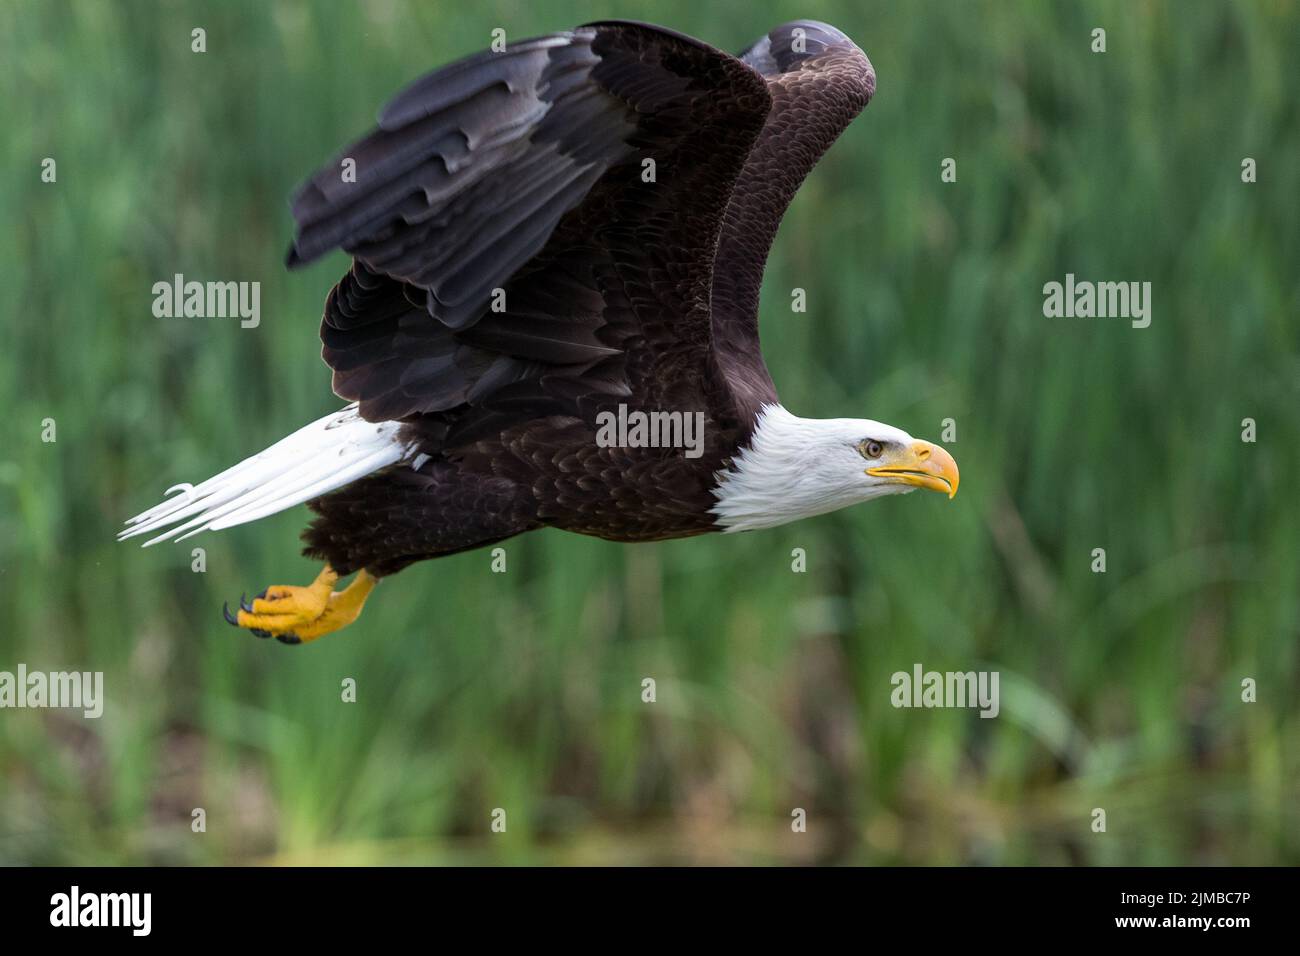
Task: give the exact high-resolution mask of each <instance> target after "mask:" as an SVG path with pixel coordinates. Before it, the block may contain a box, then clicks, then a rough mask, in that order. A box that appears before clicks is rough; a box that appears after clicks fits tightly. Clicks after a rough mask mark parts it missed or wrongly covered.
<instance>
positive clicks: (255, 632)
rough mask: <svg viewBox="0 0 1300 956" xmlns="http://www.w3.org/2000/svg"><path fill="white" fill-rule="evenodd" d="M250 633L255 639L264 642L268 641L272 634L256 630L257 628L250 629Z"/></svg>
mask: <svg viewBox="0 0 1300 956" xmlns="http://www.w3.org/2000/svg"><path fill="white" fill-rule="evenodd" d="M248 633H249V634H252V635H253V636H254V637H260V638H261V639H262V640H266V639H267V638H268V637H270V636H271V632H270V631H259V630H258V629H257V628H255V627H250V628H249V629H248Z"/></svg>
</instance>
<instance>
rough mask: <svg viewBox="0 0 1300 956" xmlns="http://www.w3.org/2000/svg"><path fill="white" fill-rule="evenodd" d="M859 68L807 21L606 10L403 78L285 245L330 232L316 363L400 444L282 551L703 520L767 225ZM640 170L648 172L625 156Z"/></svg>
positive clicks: (448, 547) (361, 552) (740, 413)
mask: <svg viewBox="0 0 1300 956" xmlns="http://www.w3.org/2000/svg"><path fill="white" fill-rule="evenodd" d="M874 83H875V78H874V74H873V73H872V71H871V66H870V64H869V63H868V62H867V60H866V57H865V56H863V55H862V53H861V51H860V50H858V49H857V47H855V46H854V45H853V44H852V43H851V42H850V41H849V40H848V39H847V38H846V37H844V36H843V35H842V34H840V33H839V31H837V30H834V29H833V28H831V27H827V26H825V25H824V24H816V23H812V22H807V21H801V22H798V23H793V24H787V25H785V26H783V27H779V28H777V29H776V30H774V31H772V33H771V34H769V35H768V37H766V38H764V39H763V40H761V41H760V42H759V43H758V44H755V46H754V47H752V48H751V50H750V51H748V52H747V53H746V54H745V55H744V56H743V57H742V58H736V57H732V56H729V55H728V54H725V53H722V52H720V51H718V50H715V49H713V48H711V47H708V46H706V45H704V44H702V43H700V42H698V41H695V40H692V39H690V38H687V37H683V36H680V35H678V34H674V33H671V32H669V31H665V30H662V29H660V28H655V27H649V26H645V25H641V24H631V23H605V24H595V25H592V26H590V27H584V28H581V29H579V30H577V31H574V32H573V33H572V34H565V35H560V36H557V37H549V38H541V39H539V40H536V41H524V42H522V43H519V44H515V45H513V46H511V47H509V48H508V49H507V50H506V51H505V52H503V53H497V54H493V53H486V54H481V55H479V56H477V57H473V58H470V59H469V60H466V61H462V62H461V63H459V64H455V65H453V66H451V67H447V68H445V69H444V70H441V71H438V72H437V73H434V74H431V75H430V76H429V77H426V78H424V79H422V80H420V81H417V82H416V83H415V84H413V85H412V86H411V87H410V88H408V89H407V90H406V91H404V92H403V93H401V94H400V95H399V96H398V97H397V98H396V99H395V100H394V101H393V102H392V103H391V104H390V105H389V106H388V107H387V108H386V109H385V111H384V112H383V114H381V118H380V126H379V129H377V130H376V131H375V132H374V133H372V134H371V135H370V136H368V137H367V138H366V139H364V140H362V141H361V142H359V143H356V144H354V145H353V146H352V147H350V148H349V149H347V150H345V151H344V152H343V153H342V154H340V155H341V157H347V158H351V159H354V160H355V163H356V170H357V174H356V182H355V183H343V182H340V176H339V164H338V163H334V164H331V165H330V166H327V167H325V168H324V169H323V170H322V171H321V172H320V173H318V174H317V175H316V176H315V177H313V179H312V180H310V181H309V182H308V183H307V184H306V185H305V186H304V187H303V188H302V189H301V190H300V192H299V194H298V196H297V197H296V200H295V203H294V215H295V217H296V218H297V220H298V224H299V233H298V236H297V239H296V241H295V246H294V250H293V252H292V253H291V255H290V263H291V264H294V265H296V264H299V263H304V262H308V261H311V260H312V259H314V258H316V257H318V256H320V255H322V254H324V253H325V252H327V251H328V250H330V249H332V248H334V247H341V248H343V249H344V250H346V251H348V252H349V253H351V254H352V255H353V257H354V263H353V267H352V269H351V270H350V271H349V272H348V274H347V275H345V276H344V278H343V279H342V280H341V281H340V282H339V284H338V285H337V286H336V287H335V289H334V291H333V292H332V293H331V295H330V297H329V301H328V302H327V304H326V309H325V316H324V321H323V323H322V326H321V337H322V340H323V341H324V353H323V354H324V357H325V360H326V362H327V363H328V364H329V365H330V366H331V367H332V368H333V369H334V389H335V391H336V392H337V393H338V394H339V395H340V396H342V397H344V398H348V399H351V400H355V401H358V402H359V403H360V409H361V414H362V415H363V416H364V417H365V418H366V419H368V420H370V421H374V422H383V421H400V422H402V423H403V435H404V437H405V438H406V439H408V440H409V441H411V442H413V443H414V445H415V447H416V448H417V449H418V451H419V452H420V453H421V454H422V455H423V456H427V457H423V458H422V459H421V460H420V464H419V467H418V468H411V467H409V466H408V465H400V466H395V467H392V468H389V469H388V470H385V471H381V472H378V473H376V474H373V475H371V476H369V477H366V478H363V479H361V480H359V481H356V482H354V483H352V484H350V485H347V486H346V487H344V488H342V489H341V490H339V491H336V492H334V493H332V494H329V495H326V496H325V497H322V498H319V499H317V500H315V501H314V502H312V508H313V509H314V510H315V511H316V512H317V514H318V517H317V519H316V520H315V522H314V523H313V524H312V526H311V527H310V528H309V529H308V531H307V532H306V534H305V539H306V541H307V551H308V553H309V554H312V555H314V556H317V557H320V558H323V559H325V560H327V561H328V562H329V563H330V564H331V565H332V566H333V567H334V568H335V569H336V570H338V571H339V572H340V573H344V574H346V573H348V572H349V571H352V570H355V569H359V568H363V567H364V568H366V569H368V570H369V571H371V572H372V573H373V574H376V575H382V574H389V573H392V572H394V571H396V570H399V569H400V568H402V567H404V566H406V565H407V564H409V563H411V562H413V561H417V560H421V559H423V558H429V557H435V556H439V555H444V554H450V553H454V552H457V551H463V550H466V549H469V548H474V547H479V546H482V545H486V544H490V543H493V542H496V541H500V540H503V539H505V538H508V537H510V536H512V535H515V534H518V533H520V532H523V531H528V530H531V529H533V528H538V527H544V526H549V527H556V528H562V529H565V530H569V531H576V532H580V533H583V534H591V535H596V536H599V537H603V538H608V539H611V540H617V541H650V540H657V539H663V538H671V537H680V536H684V535H693V534H700V533H703V532H706V531H712V530H717V528H716V526H715V523H714V518H713V515H712V514H711V513H710V508H711V507H712V506H713V504H714V501H715V499H714V496H713V488H714V487H715V485H716V479H715V474H716V473H717V472H718V471H719V470H721V469H725V468H726V467H727V466H728V464H729V462H730V459H731V458H732V456H733V455H735V454H736V451H737V449H738V448H741V447H743V446H744V445H745V443H746V442H747V441H748V439H749V437H750V433H751V430H752V428H753V426H754V421H755V416H756V415H757V414H758V412H759V411H760V409H761V408H762V406H763V405H764V404H769V403H775V402H776V391H775V388H774V387H773V385H772V381H771V378H770V377H769V375H768V373H767V369H766V367H765V365H764V363H763V358H762V355H761V352H760V350H759V343H758V321H757V311H758V293H759V286H760V283H761V280H762V274H763V266H764V263H765V260H766V257H767V253H768V249H769V247H770V246H771V243H772V240H773V238H774V236H775V234H776V230H777V226H778V224H779V223H780V220H781V216H782V215H783V213H784V211H785V209H786V207H787V206H788V204H789V202H790V200H791V198H792V197H793V196H794V193H795V191H796V190H797V189H798V187H799V184H800V183H801V182H802V180H803V178H804V177H805V175H806V174H807V173H808V171H809V170H810V169H811V168H812V167H813V165H814V164H815V163H816V162H817V160H818V159H819V158H820V156H821V155H822V153H823V152H824V151H825V149H826V148H827V147H828V146H829V145H830V144H831V143H832V142H833V141H834V139H835V138H836V136H838V135H839V133H840V131H841V130H842V129H843V128H844V127H845V126H846V125H847V124H848V123H849V122H850V121H851V120H852V118H853V117H854V116H855V115H857V113H858V112H859V111H860V110H861V109H862V107H863V106H864V105H865V104H866V103H867V101H868V99H869V98H870V96H871V94H872V92H873V89H874ZM647 171H649V173H648V172H647ZM620 405H623V406H626V408H628V409H631V410H643V411H647V412H652V411H680V412H684V413H695V412H700V413H703V415H704V430H703V438H704V446H703V451H702V454H700V455H699V457H694V458H688V457H686V456H684V455H683V453H682V450H681V449H680V448H619V447H601V445H600V444H599V443H598V442H597V440H596V431H597V425H596V421H597V416H598V415H599V414H600V413H601V412H604V411H612V410H614V409H616V408H617V407H618V406H620Z"/></svg>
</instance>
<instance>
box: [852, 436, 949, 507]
mask: <svg viewBox="0 0 1300 956" xmlns="http://www.w3.org/2000/svg"><path fill="white" fill-rule="evenodd" d="M867 474H868V475H871V476H873V477H875V478H890V479H893V480H894V481H901V482H903V483H904V484H908V485H916V486H917V487H918V488H929V489H930V490H931V491H942V492H944V493H946V494H947V495H948V497H949V498H952V497H953V496H954V495H956V494H957V485H958V484H959V483H960V482H961V474H960V473H959V472H958V471H957V462H955V461H953V458H952V455H950V454H948V453H947V452H946V451H944V450H943V449H942V448H940V447H939V446H938V445H932V444H931V443H930V442H928V441H914V442H912V445H911V447H910V448H906V449H904V450H903V451H902V452H901V453H898V454H896V455H894V456H893V458H892V460H887V461H885V463H884V464H882V465H877V466H876V467H874V468H868V469H867Z"/></svg>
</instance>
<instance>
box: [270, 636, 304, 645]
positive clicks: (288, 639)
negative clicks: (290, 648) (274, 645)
mask: <svg viewBox="0 0 1300 956" xmlns="http://www.w3.org/2000/svg"><path fill="white" fill-rule="evenodd" d="M275 639H276V640H277V641H279V642H280V643H281V644H301V643H302V638H301V637H299V636H298V635H297V634H277V635H275Z"/></svg>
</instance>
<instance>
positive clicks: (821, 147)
mask: <svg viewBox="0 0 1300 956" xmlns="http://www.w3.org/2000/svg"><path fill="white" fill-rule="evenodd" d="M741 59H742V60H743V61H744V62H745V63H747V64H749V65H750V66H752V67H753V68H754V69H755V70H757V71H758V72H759V73H761V74H762V75H763V77H764V78H765V79H766V81H767V87H768V90H769V91H770V92H771V94H772V109H771V112H770V114H769V115H768V118H767V122H766V124H765V125H764V127H763V131H762V133H761V134H759V137H758V141H757V142H756V143H755V144H754V148H753V149H752V150H751V151H750V153H749V156H748V158H747V159H746V161H745V168H744V171H743V172H742V173H741V175H740V178H739V180H738V181H737V183H736V188H735V190H734V191H733V193H732V197H731V202H730V204H729V205H728V206H727V212H726V219H725V222H724V224H723V229H722V235H721V237H720V239H719V243H718V255H717V261H716V262H715V264H714V269H713V338H714V348H715V350H716V352H717V355H718V359H719V363H720V365H721V367H722V370H723V372H724V374H725V375H726V377H727V380H728V382H729V384H730V386H731V389H732V392H733V394H734V395H735V396H736V401H737V405H738V409H737V411H738V414H740V415H742V416H744V415H745V414H753V413H755V412H756V411H757V410H758V408H759V407H760V406H761V405H763V404H765V403H768V402H773V401H775V400H776V391H775V389H774V387H773V386H772V380H771V377H770V376H769V375H768V372H767V367H766V365H765V364H764V362H763V356H762V352H761V350H760V348H759V341H758V296H759V288H760V286H761V285H762V281H763V269H764V266H765V265H766V263H767V255H768V251H769V250H770V249H771V247H772V240H773V239H774V238H775V237H776V232H777V228H778V227H779V226H780V224H781V217H782V216H784V215H785V211H786V209H787V208H788V207H789V205H790V201H791V200H792V199H793V198H794V194H795V193H796V192H797V191H798V189H799V186H800V185H801V184H802V183H803V181H804V178H805V177H806V176H807V175H808V173H809V172H811V171H812V168H813V167H814V166H815V165H817V161H818V160H819V159H821V157H822V154H823V153H825V152H826V150H827V149H829V148H830V145H831V144H832V143H834V142H835V140H836V139H837V138H838V137H839V135H840V133H842V132H843V131H844V129H845V128H846V127H847V126H848V125H849V123H851V122H852V121H853V119H854V118H855V117H856V116H857V115H858V114H859V113H860V112H862V109H863V108H864V107H865V106H866V105H867V103H868V102H869V101H870V99H871V97H872V94H873V93H874V92H875V89H876V74H875V71H874V70H873V69H872V67H871V62H870V61H869V60H868V59H867V57H866V54H864V53H863V52H862V51H861V50H859V49H858V48H857V47H856V46H855V45H854V44H853V41H852V40H850V39H849V38H848V37H846V36H845V35H844V34H843V33H841V32H840V31H839V30H837V29H835V28H834V27H832V26H829V25H828V24H825V23H818V22H816V21H813V20H796V21H794V22H792V23H786V24H782V25H781V26H779V27H777V28H776V29H775V30H772V31H771V32H770V33H768V34H767V35H766V36H764V37H762V38H761V39H759V40H758V42H756V43H754V44H753V45H752V46H751V47H750V48H749V49H748V50H746V51H745V52H744V53H742V54H741Z"/></svg>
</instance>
